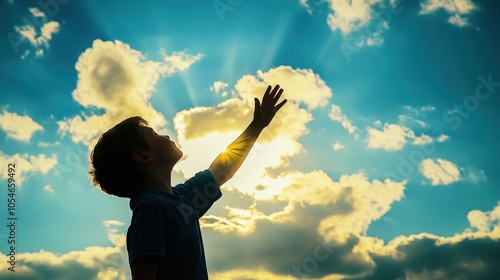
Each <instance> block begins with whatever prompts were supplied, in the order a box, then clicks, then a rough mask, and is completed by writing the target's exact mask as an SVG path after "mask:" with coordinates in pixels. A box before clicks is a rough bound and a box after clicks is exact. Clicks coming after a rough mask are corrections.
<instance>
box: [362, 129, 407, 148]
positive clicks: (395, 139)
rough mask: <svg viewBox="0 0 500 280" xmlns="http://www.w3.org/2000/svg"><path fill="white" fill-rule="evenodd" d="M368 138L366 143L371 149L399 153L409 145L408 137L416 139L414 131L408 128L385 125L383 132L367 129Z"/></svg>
mask: <svg viewBox="0 0 500 280" xmlns="http://www.w3.org/2000/svg"><path fill="white" fill-rule="evenodd" d="M367 131H368V138H367V139H366V140H365V142H367V143H368V147H369V148H371V149H384V150H387V151H398V150H401V149H403V147H404V145H405V144H406V143H407V139H406V138H407V137H410V138H414V134H413V131H412V130H411V129H409V128H408V127H406V126H402V125H397V124H388V123H385V124H384V127H383V129H382V130H378V129H375V128H372V127H367Z"/></svg>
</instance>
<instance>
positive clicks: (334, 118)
mask: <svg viewBox="0 0 500 280" xmlns="http://www.w3.org/2000/svg"><path fill="white" fill-rule="evenodd" d="M143 2H145V3H142V2H138V1H123V0H122V1H115V0H109V1H96V0H89V1H75V0H73V1H71V0H41V1H19V0H7V1H5V0H2V1H1V2H0V15H1V16H0V28H1V29H0V30H1V32H0V33H1V34H3V35H2V36H3V37H2V38H3V39H1V40H0V60H1V61H2V62H1V68H0V71H1V72H0V165H1V168H2V170H3V171H2V172H1V173H0V182H1V184H2V185H3V186H4V187H2V188H0V201H1V202H0V220H1V221H2V223H3V224H4V226H2V229H1V230H0V278H2V279H130V269H129V267H128V257H127V251H126V247H125V236H126V231H127V228H128V226H129V225H130V218H131V211H130V208H129V200H128V199H124V198H117V197H111V196H108V195H105V194H104V193H102V192H101V191H99V190H98V189H97V188H95V187H94V186H92V185H91V183H90V180H89V177H88V175H87V172H88V168H89V166H88V162H87V160H88V154H89V152H90V151H91V149H92V148H93V145H94V144H95V142H96V139H97V137H99V135H100V134H102V133H103V132H105V131H106V130H107V129H109V128H111V127H112V126H113V125H114V124H116V123H118V122H120V121H121V120H123V119H125V118H127V117H130V116H135V115H139V116H142V117H143V118H145V119H146V120H148V121H149V123H150V125H151V127H153V128H154V129H156V130H157V131H159V132H160V133H163V134H167V135H169V136H170V137H171V139H172V140H173V141H174V142H175V143H176V145H177V146H179V147H180V149H181V150H182V151H183V152H184V156H183V158H182V159H181V161H180V162H179V163H178V164H177V165H176V166H175V167H174V170H173V173H172V184H173V185H175V184H178V183H182V182H184V181H185V180H187V179H188V178H190V177H191V176H193V175H194V174H195V173H196V172H198V171H202V170H205V169H207V168H208V167H209V166H210V163H211V162H212V161H213V160H214V159H215V157H216V156H217V155H218V154H219V153H220V152H222V151H223V150H224V148H225V147H226V146H227V145H228V144H230V143H231V142H232V140H234V139H235V138H236V137H237V136H238V135H239V134H240V133H241V132H242V131H243V130H244V129H245V128H246V126H247V125H248V124H249V123H250V121H251V118H252V114H253V106H254V103H253V98H254V97H259V98H261V97H262V95H263V93H264V91H265V89H266V88H267V85H276V84H279V85H280V86H281V87H282V88H283V89H284V93H283V95H282V98H286V99H287V100H288V102H287V104H285V106H284V107H283V108H282V109H281V110H280V111H279V112H278V114H277V115H276V117H275V119H274V120H273V122H272V123H271V124H270V125H269V126H268V127H266V128H265V129H264V131H263V132H262V134H261V135H260V137H259V139H258V140H257V142H256V144H255V145H254V147H253V148H252V150H251V151H250V153H249V155H248V157H247V159H246V161H245V162H244V163H243V165H242V166H241V168H240V169H239V170H238V172H237V173H236V174H235V176H234V177H233V178H232V179H231V180H229V181H228V182H227V183H225V184H224V185H223V186H222V192H223V196H222V198H221V199H220V200H218V201H217V202H216V203H215V204H214V205H213V206H212V208H211V209H210V210H209V211H208V212H207V213H206V214H205V216H204V217H202V218H201V220H200V223H201V225H202V233H203V240H204V244H205V251H206V260H207V267H208V271H209V274H210V279H278V280H281V279H322V280H327V279H328V280H332V279H493V278H495V276H496V275H499V274H500V266H498V264H499V263H500V242H499V239H500V189H499V186H498V182H499V181H500V180H499V179H500V175H499V174H500V172H499V169H498V164H496V163H495V158H498V157H499V156H500V149H499V145H498V144H497V143H498V138H499V137H500V131H499V130H498V129H497V128H498V124H499V117H500V113H499V112H500V111H499V110H498V106H499V105H500V96H498V95H499V94H500V52H498V50H500V39H499V38H500V36H499V30H498V26H500V22H499V18H498V13H499V11H500V4H499V3H497V2H496V1H486V0H400V1H398V0H389V1H386V0H351V1H348V0H323V1H319V0H283V1H277V0H276V1H263V0H254V1H250V0H214V1H212V0H188V1H186V0H182V1H181V0H169V1H143ZM9 164H15V168H14V169H13V170H12V169H11V171H9V167H12V166H9ZM9 174H11V175H9ZM13 180H14V181H15V182H14V183H15V188H12V187H11V188H10V189H11V190H9V187H8V184H9V183H12V181H13ZM9 195H10V198H12V197H14V198H15V205H14V206H13V208H14V209H9V205H8V198H9ZM10 210H12V211H13V212H12V213H9V211H10ZM12 217H14V218H16V220H12V219H10V220H9V218H12ZM13 221H15V223H14V225H15V226H14V228H11V227H9V225H11V223H12V222H13ZM11 230H12V231H11ZM10 240H14V241H15V244H11V243H9V241H10ZM12 245H15V248H14V250H12V249H11V246H12ZM12 252H13V253H14V256H15V257H14V258H15V263H9V261H10V260H11V259H12V258H13V257H12V255H13V254H12ZM14 265H15V266H14ZM9 268H10V269H9ZM12 270H15V272H13V271H12Z"/></svg>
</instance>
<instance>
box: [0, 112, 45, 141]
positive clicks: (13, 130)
mask: <svg viewBox="0 0 500 280" xmlns="http://www.w3.org/2000/svg"><path fill="white" fill-rule="evenodd" d="M0 128H1V129H3V130H4V131H5V132H7V137H10V138H13V139H16V140H20V141H25V142H29V141H30V139H31V136H33V134H34V133H35V132H36V131H39V130H42V131H43V127H42V126H41V125H40V124H39V123H37V122H35V121H34V120H33V119H32V118H31V117H30V116H21V115H18V114H16V113H9V112H8V111H7V110H4V111H3V113H2V114H0Z"/></svg>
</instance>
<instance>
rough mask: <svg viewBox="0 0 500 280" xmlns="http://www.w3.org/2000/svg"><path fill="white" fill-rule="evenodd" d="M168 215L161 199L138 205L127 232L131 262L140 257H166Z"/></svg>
mask: <svg viewBox="0 0 500 280" xmlns="http://www.w3.org/2000/svg"><path fill="white" fill-rule="evenodd" d="M167 219H168V217H167V215H166V213H165V210H164V209H163V206H162V204H161V203H160V202H159V201H151V202H143V203H141V204H139V205H137V208H136V209H135V211H134V213H133V216H132V221H131V223H130V227H129V229H128V233H127V245H128V246H127V247H128V252H129V264H130V265H132V263H133V262H134V261H136V260H137V259H139V258H144V257H151V256H159V257H165V249H164V247H165V239H166V234H167V231H166V223H167V222H168V221H167Z"/></svg>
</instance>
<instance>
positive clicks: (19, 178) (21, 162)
mask: <svg viewBox="0 0 500 280" xmlns="http://www.w3.org/2000/svg"><path fill="white" fill-rule="evenodd" d="M9 163H15V164H16V168H15V170H16V171H15V178H16V186H17V187H22V185H23V182H24V180H26V179H27V178H29V177H30V176H31V175H33V174H34V173H41V174H44V175H45V174H47V173H48V172H49V171H50V170H51V169H52V168H54V166H55V165H56V164H57V156H56V155H55V154H53V155H52V156H51V157H47V155H44V154H41V155H38V156H35V155H29V154H14V155H6V154H4V153H3V152H2V151H0V164H1V165H2V166H7V165H8V164H9ZM1 176H2V177H1V178H2V179H5V180H6V179H8V178H9V176H8V173H7V172H2V175H1Z"/></svg>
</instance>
